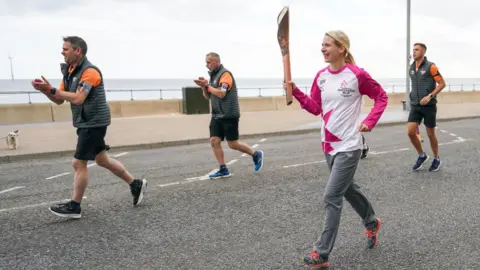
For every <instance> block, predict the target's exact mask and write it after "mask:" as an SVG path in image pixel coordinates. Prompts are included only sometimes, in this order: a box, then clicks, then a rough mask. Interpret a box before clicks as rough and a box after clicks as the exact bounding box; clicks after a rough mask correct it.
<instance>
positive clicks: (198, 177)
mask: <svg viewBox="0 0 480 270" xmlns="http://www.w3.org/2000/svg"><path fill="white" fill-rule="evenodd" d="M217 170H218V169H213V170H211V171H210V172H209V173H207V174H205V175H202V176H197V177H190V178H187V179H185V180H186V181H190V180H195V179H200V178H204V177H207V178H208V176H209V175H210V174H212V173H214V172H216V171H217Z"/></svg>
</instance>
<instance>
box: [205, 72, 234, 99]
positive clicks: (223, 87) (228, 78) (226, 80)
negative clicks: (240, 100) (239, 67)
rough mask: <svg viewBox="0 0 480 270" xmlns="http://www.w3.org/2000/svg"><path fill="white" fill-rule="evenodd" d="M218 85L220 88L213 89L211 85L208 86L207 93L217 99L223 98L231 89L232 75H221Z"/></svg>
mask: <svg viewBox="0 0 480 270" xmlns="http://www.w3.org/2000/svg"><path fill="white" fill-rule="evenodd" d="M218 85H220V88H215V87H213V86H211V85H208V88H207V92H208V93H211V94H212V95H215V96H217V97H219V98H224V97H225V95H226V94H227V91H230V90H231V89H232V85H233V78H232V75H230V73H228V72H225V73H224V74H223V75H222V77H220V81H219V84H218Z"/></svg>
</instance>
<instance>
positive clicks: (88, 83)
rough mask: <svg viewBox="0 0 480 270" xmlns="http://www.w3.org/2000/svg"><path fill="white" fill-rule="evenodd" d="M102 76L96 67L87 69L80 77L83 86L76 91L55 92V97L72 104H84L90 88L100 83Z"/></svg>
mask: <svg viewBox="0 0 480 270" xmlns="http://www.w3.org/2000/svg"><path fill="white" fill-rule="evenodd" d="M100 81H101V77H100V73H99V72H98V71H97V70H96V69H94V68H89V69H87V70H85V71H84V72H83V74H82V77H81V78H80V84H82V86H81V88H80V89H78V90H77V91H76V92H74V93H70V92H68V91H57V92H56V93H55V95H54V96H55V98H57V99H60V100H66V101H68V102H70V103H72V104H83V102H85V99H86V98H87V96H88V94H89V93H90V90H91V89H92V88H93V87H95V86H98V85H99V84H100Z"/></svg>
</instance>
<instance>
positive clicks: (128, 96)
mask: <svg viewBox="0 0 480 270" xmlns="http://www.w3.org/2000/svg"><path fill="white" fill-rule="evenodd" d="M383 87H384V89H385V91H386V92H387V93H405V85H386V86H385V85H384V86H383ZM299 88H300V89H301V90H302V91H304V92H305V93H309V90H310V86H299ZM477 90H480V85H479V84H447V85H446V87H445V89H444V90H443V92H445V91H448V92H452V91H477ZM106 91H107V99H108V100H109V101H122V100H172V99H182V89H107V90H106ZM238 93H239V96H240V97H271V96H284V95H285V91H284V90H283V88H282V86H278V87H249V88H239V89H238ZM46 102H49V100H48V98H47V97H45V95H43V94H42V93H40V92H38V91H35V90H30V91H0V104H32V103H46Z"/></svg>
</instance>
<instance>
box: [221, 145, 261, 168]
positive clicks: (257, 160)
mask: <svg viewBox="0 0 480 270" xmlns="http://www.w3.org/2000/svg"><path fill="white" fill-rule="evenodd" d="M228 147H230V148H231V149H233V150H237V151H240V152H242V153H245V154H248V155H250V156H251V157H252V159H253V164H254V165H255V168H254V171H256V172H258V171H259V170H261V169H262V167H263V151H255V150H253V148H251V147H250V146H248V145H247V144H246V143H243V142H240V141H239V140H233V141H228Z"/></svg>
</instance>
